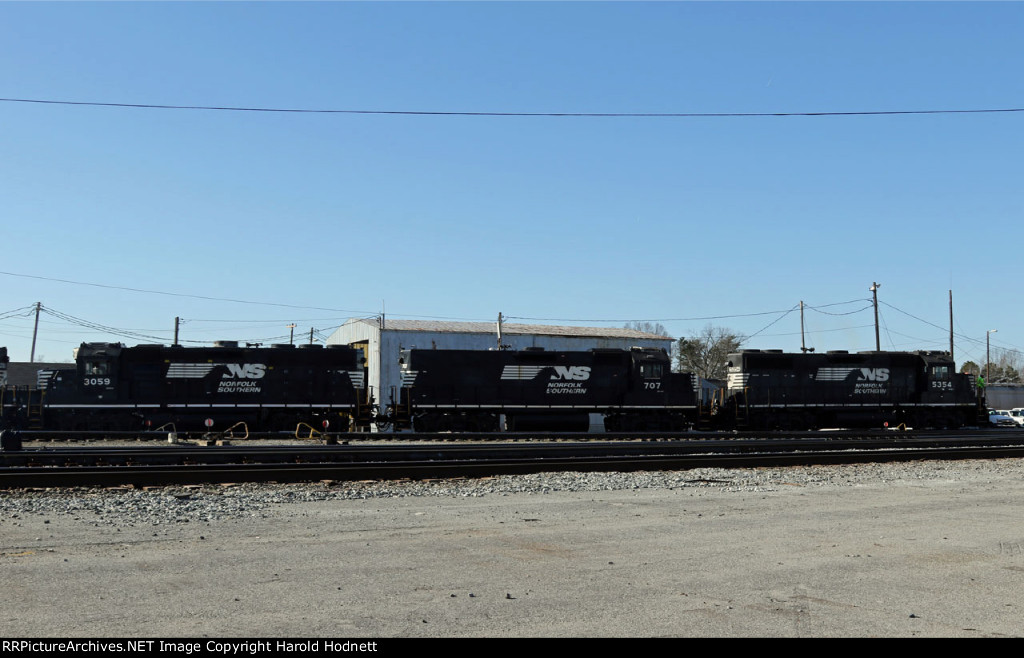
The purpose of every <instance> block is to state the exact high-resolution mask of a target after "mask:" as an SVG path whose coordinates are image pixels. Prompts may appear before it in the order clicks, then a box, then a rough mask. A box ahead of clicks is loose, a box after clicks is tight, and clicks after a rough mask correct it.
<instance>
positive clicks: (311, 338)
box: [309, 327, 313, 345]
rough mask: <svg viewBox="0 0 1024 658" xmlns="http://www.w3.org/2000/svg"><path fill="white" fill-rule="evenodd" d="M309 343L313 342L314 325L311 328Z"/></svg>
mask: <svg viewBox="0 0 1024 658" xmlns="http://www.w3.org/2000/svg"><path fill="white" fill-rule="evenodd" d="M309 344H310V345H312V344H313V327H310V328H309Z"/></svg>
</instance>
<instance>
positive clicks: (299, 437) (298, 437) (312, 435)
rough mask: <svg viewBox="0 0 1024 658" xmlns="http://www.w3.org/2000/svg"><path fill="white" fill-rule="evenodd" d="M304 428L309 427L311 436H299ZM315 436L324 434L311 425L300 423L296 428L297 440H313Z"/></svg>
mask: <svg viewBox="0 0 1024 658" xmlns="http://www.w3.org/2000/svg"><path fill="white" fill-rule="evenodd" d="M303 427H308V428H309V436H299V430H300V429H302V428H303ZM314 435H323V432H321V431H320V430H318V429H317V428H315V427H313V426H312V425H310V424H309V423H302V422H300V423H299V424H298V425H296V426H295V438H296V439H312V438H313V437H314Z"/></svg>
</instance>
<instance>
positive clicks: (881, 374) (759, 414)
mask: <svg viewBox="0 0 1024 658" xmlns="http://www.w3.org/2000/svg"><path fill="white" fill-rule="evenodd" d="M727 365H728V390H727V392H726V393H725V395H724V399H723V401H722V404H721V406H720V408H719V409H718V410H717V414H716V415H715V420H716V424H717V425H718V426H724V427H739V428H744V427H746V428H758V429H817V428H821V427H884V426H888V427H898V426H900V425H902V426H905V427H940V428H949V427H962V426H964V425H975V424H978V421H979V411H984V399H983V396H979V395H977V392H976V391H975V389H974V386H973V383H972V381H971V378H970V376H969V375H965V374H960V373H957V372H956V368H955V364H954V362H953V359H952V358H951V357H950V356H949V354H948V353H947V352H858V353H854V354H851V353H849V352H845V351H833V352H827V353H825V354H790V353H784V352H783V351H782V350H743V351H741V352H738V353H735V354H730V355H729V356H728V364H727Z"/></svg>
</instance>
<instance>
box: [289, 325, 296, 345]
mask: <svg viewBox="0 0 1024 658" xmlns="http://www.w3.org/2000/svg"><path fill="white" fill-rule="evenodd" d="M288 329H290V331H289V333H288V344H289V345H294V344H295V323H294V322H292V323H291V324H290V325H288Z"/></svg>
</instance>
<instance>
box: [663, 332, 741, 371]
mask: <svg viewBox="0 0 1024 658" xmlns="http://www.w3.org/2000/svg"><path fill="white" fill-rule="evenodd" d="M742 342H743V336H741V335H739V334H736V333H733V332H732V331H730V330H729V329H726V328H724V327H712V326H711V325H710V324H709V325H708V326H706V327H704V329H703V330H701V332H700V333H699V334H697V335H696V336H692V337H689V338H680V339H679V340H678V341H677V342H676V346H675V348H676V349H675V355H674V357H675V362H676V370H678V371H680V372H692V373H694V374H697V375H699V376H701V377H703V378H704V379H725V375H726V365H725V363H726V357H727V356H728V355H729V354H730V353H732V352H735V351H737V350H738V349H739V348H740V344H741V343H742Z"/></svg>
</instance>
